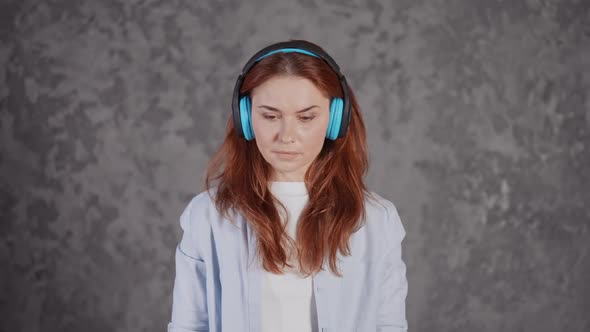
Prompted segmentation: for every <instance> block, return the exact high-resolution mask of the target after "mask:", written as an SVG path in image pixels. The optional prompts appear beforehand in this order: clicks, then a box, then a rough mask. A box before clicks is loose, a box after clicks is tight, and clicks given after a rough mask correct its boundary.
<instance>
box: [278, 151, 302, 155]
mask: <svg viewBox="0 0 590 332" xmlns="http://www.w3.org/2000/svg"><path fill="white" fill-rule="evenodd" d="M273 152H274V153H278V154H282V155H285V156H291V155H298V154H299V153H298V152H292V151H273Z"/></svg>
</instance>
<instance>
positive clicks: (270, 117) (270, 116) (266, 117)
mask: <svg viewBox="0 0 590 332" xmlns="http://www.w3.org/2000/svg"><path fill="white" fill-rule="evenodd" d="M263 117H264V118H265V119H269V120H274V119H276V118H277V117H276V116H274V115H263Z"/></svg>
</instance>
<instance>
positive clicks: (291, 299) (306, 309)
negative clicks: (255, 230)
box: [261, 181, 318, 332]
mask: <svg viewBox="0 0 590 332" xmlns="http://www.w3.org/2000/svg"><path fill="white" fill-rule="evenodd" d="M270 190H271V192H272V193H273V195H274V196H275V197H276V198H278V199H279V200H280V201H281V203H283V205H285V207H286V208H287V211H288V217H287V220H288V221H287V228H286V230H287V233H288V234H289V236H290V237H291V238H292V239H293V240H294V239H295V229H296V227H297V221H298V220H299V216H300V215H301V211H302V210H303V208H304V207H305V204H307V200H308V192H307V188H306V187H305V182H283V181H271V182H270ZM277 208H278V209H279V207H277ZM279 214H280V215H281V216H282V217H283V218H284V217H285V216H284V215H282V210H281V209H279ZM290 263H291V264H292V265H293V266H295V270H293V271H289V270H287V269H286V270H287V271H288V272H285V274H274V273H271V272H267V271H265V270H262V285H261V291H262V296H261V299H262V303H261V306H262V308H261V309H262V310H261V314H262V319H261V323H262V332H316V331H317V330H318V328H317V311H316V306H315V297H314V293H313V285H312V277H311V276H309V277H307V278H303V277H301V276H300V275H299V274H298V273H297V271H296V269H297V266H298V263H297V259H296V258H295V257H293V259H292V260H291V261H290Z"/></svg>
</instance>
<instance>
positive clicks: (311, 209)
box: [168, 40, 408, 332]
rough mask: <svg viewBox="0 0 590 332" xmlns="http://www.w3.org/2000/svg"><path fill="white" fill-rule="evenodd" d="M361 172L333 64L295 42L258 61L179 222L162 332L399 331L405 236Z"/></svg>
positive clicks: (361, 157)
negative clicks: (170, 293) (169, 303)
mask: <svg viewBox="0 0 590 332" xmlns="http://www.w3.org/2000/svg"><path fill="white" fill-rule="evenodd" d="M367 167H368V161H367V151H366V136H365V127H364V123H363V120H362V117H361V113H360V108H359V105H358V104H357V101H356V99H355V97H354V94H353V92H352V91H351V90H350V89H349V87H348V85H347V83H346V79H345V77H344V76H343V75H342V74H341V73H340V70H339V67H338V65H337V64H336V63H335V62H334V60H333V59H332V58H331V57H330V56H329V55H328V54H326V53H325V52H324V51H323V50H322V49H321V48H320V47H319V46H318V45H316V44H313V43H310V42H307V41H303V40H290V41H286V42H280V43H277V44H273V45H270V46H268V47H266V48H264V49H262V50H261V51H259V52H258V53H256V54H255V55H254V56H253V57H252V58H251V59H250V60H249V61H248V62H247V63H246V65H245V66H244V69H243V71H242V74H241V75H240V76H239V77H238V79H237V82H236V86H235V90H234V95H233V101H232V116H231V117H230V119H229V122H228V126H227V134H226V136H225V141H224V142H223V144H222V146H221V148H220V149H219V150H218V151H217V153H216V154H215V155H214V156H213V158H212V159H211V161H210V164H209V168H208V171H207V174H206V179H205V187H206V190H205V191H202V192H201V193H199V194H197V195H196V196H195V197H194V198H193V199H192V200H191V202H190V203H189V204H188V206H187V207H186V208H185V210H184V212H183V213H182V215H181V217H180V225H181V227H182V230H183V235H182V239H181V240H180V243H179V244H178V246H177V248H176V279H175V282H174V291H173V305H172V319H171V321H170V323H169V324H168V332H187V331H218V332H219V331H230V332H239V331H250V332H261V331H262V332H267V331H268V332H270V331H272V332H280V331H297V332H308V331H324V332H325V331H335V332H345V331H362V332H369V331H407V321H406V313H405V299H406V295H407V287H408V286H407V280H406V266H405V264H404V261H403V260H402V255H401V253H402V247H401V243H402V240H403V238H404V236H405V230H404V227H403V225H402V223H401V221H400V218H399V215H398V212H397V210H396V207H395V205H394V204H393V203H392V202H390V201H389V200H387V199H385V198H383V197H381V196H379V195H378V194H376V193H374V192H369V191H367V189H366V188H365V184H364V181H363V176H364V175H365V174H366V172H367ZM214 181H215V182H217V183H216V184H215V185H213V184H212V182H214Z"/></svg>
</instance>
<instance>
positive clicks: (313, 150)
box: [304, 128, 326, 157]
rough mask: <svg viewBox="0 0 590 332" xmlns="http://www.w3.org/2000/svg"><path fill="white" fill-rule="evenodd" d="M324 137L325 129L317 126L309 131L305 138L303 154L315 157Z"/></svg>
mask: <svg viewBox="0 0 590 332" xmlns="http://www.w3.org/2000/svg"><path fill="white" fill-rule="evenodd" d="M325 139H326V130H325V129H323V130H322V129H321V128H318V129H317V130H314V131H313V132H311V133H308V135H307V136H306V139H305V152H304V153H305V154H308V155H313V156H312V157H315V156H316V155H317V154H318V153H319V152H320V151H321V150H322V147H323V146H324V141H325Z"/></svg>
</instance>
